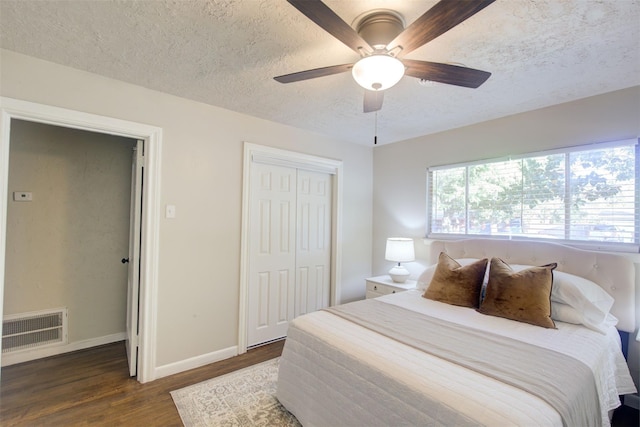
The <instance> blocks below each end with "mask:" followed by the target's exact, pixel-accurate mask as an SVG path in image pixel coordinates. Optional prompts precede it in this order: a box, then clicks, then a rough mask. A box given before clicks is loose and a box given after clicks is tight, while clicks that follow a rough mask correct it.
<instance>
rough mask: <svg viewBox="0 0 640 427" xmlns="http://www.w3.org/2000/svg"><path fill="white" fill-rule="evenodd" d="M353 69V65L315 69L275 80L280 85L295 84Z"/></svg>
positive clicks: (275, 78) (286, 75)
mask: <svg viewBox="0 0 640 427" xmlns="http://www.w3.org/2000/svg"><path fill="white" fill-rule="evenodd" d="M351 68H353V64H342V65H331V66H330V67H322V68H314V69H313V70H306V71H299V72H297V73H291V74H285V75H283V76H278V77H274V78H273V79H274V80H275V81H278V82H280V83H293V82H299V81H302V80H309V79H315V78H316V77H324V76H330V75H332V74H339V73H344V72H345V71H349V70H350V69H351Z"/></svg>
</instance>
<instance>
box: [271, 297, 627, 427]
mask: <svg viewBox="0 0 640 427" xmlns="http://www.w3.org/2000/svg"><path fill="white" fill-rule="evenodd" d="M381 301H385V302H387V303H391V304H395V305H399V306H402V307H404V308H408V309H411V310H413V311H417V312H424V313H428V314H429V315H430V316H434V317H440V318H443V319H445V320H449V321H452V322H455V323H458V324H461V325H467V326H473V327H474V328H475V329H480V330H487V331H491V332H493V333H498V334H501V335H504V336H508V337H512V338H514V339H516V340H519V341H525V342H528V343H531V344H535V345H539V346H543V347H546V348H550V349H553V350H556V351H559V352H562V353H565V354H568V355H570V356H572V357H576V358H578V359H579V360H581V361H582V362H584V363H585V364H587V365H588V366H590V367H591V369H592V370H593V372H594V376H595V379H596V384H597V386H598V391H599V396H600V401H601V409H602V423H603V425H608V424H609V419H608V417H607V412H608V411H609V410H610V409H613V408H615V407H617V406H618V405H619V404H620V402H619V399H618V394H626V393H632V392H634V391H635V386H634V385H633V382H632V380H631V377H630V375H629V372H628V368H627V365H626V363H625V361H624V358H623V357H622V355H621V353H620V350H619V348H620V340H619V336H618V334H617V331H616V330H615V328H611V331H610V332H609V334H607V335H606V336H605V335H602V334H599V333H596V332H593V331H591V330H588V329H586V328H582V327H580V326H576V325H570V324H565V323H560V322H558V329H557V330H549V329H544V328H540V327H536V326H531V325H528V324H524V323H518V322H513V321H510V320H506V319H502V318H497V317H490V316H485V315H482V314H479V313H477V312H476V311H475V310H471V309H468V308H462V307H455V306H451V305H447V304H442V303H439V302H435V301H431V300H427V299H424V298H421V296H420V293H419V292H418V291H409V292H404V293H399V294H394V295H389V296H386V297H382V298H381ZM470 351H472V349H470ZM278 399H279V400H280V401H281V403H282V404H283V405H284V406H285V407H286V408H287V409H289V410H290V411H291V412H292V413H293V414H294V415H296V417H298V419H299V420H300V421H301V422H302V423H303V424H304V425H305V426H314V425H318V426H320V425H354V426H356V425H416V424H420V425H427V424H429V425H447V426H449V425H492V426H493V425H501V426H502V425H524V426H526V425H545V426H561V425H562V420H561V419H560V416H559V415H558V413H557V412H556V411H555V410H554V409H553V408H552V407H551V406H550V405H548V404H547V403H546V402H544V401H543V400H541V399H540V398H538V397H535V396H533V395H531V394H529V393H527V392H525V391H523V390H520V389H518V388H515V387H512V386H509V385H506V384H503V383H501V382H499V381H497V380H494V379H491V378H488V377H486V376H484V375H481V374H479V373H477V372H474V371H470V370H468V369H466V368H462V367H460V366H458V365H456V364H454V363H451V362H447V361H444V360H442V359H439V358H437V357H434V356H430V355H428V354H425V353H424V352H421V351H419V350H417V349H414V348H412V347H409V346H406V345H403V344H400V343H398V342H397V341H395V340H392V339H390V338H386V337H383V336H380V335H379V334H377V333H375V332H373V331H370V330H368V329H365V328H362V327H360V326H358V325H355V324H353V323H351V322H349V321H346V320H344V319H342V318H340V317H337V316H335V315H332V314H330V313H327V312H322V311H320V312H315V313H311V314H308V315H305V316H302V317H300V318H298V319H295V320H294V321H293V322H292V324H291V325H290V329H289V334H288V337H287V343H286V345H285V350H284V352H283V356H282V359H281V365H280V376H279V381H278Z"/></svg>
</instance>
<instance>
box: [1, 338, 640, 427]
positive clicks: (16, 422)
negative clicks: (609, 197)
mask: <svg viewBox="0 0 640 427" xmlns="http://www.w3.org/2000/svg"><path fill="white" fill-rule="evenodd" d="M283 344H284V341H280V342H276V343H272V344H269V345H266V346H263V347H259V348H256V349H253V350H250V351H249V352H247V353H246V354H243V355H241V356H237V357H233V358H231V359H227V360H223V361H221V362H217V363H212V364H210V365H207V366H203V367H200V368H197V369H193V370H190V371H187V372H183V373H180V374H176V375H171V376H169V377H165V378H160V379H158V380H156V381H152V382H150V383H147V384H140V383H139V382H137V381H136V380H134V379H131V378H130V377H129V375H128V368H127V361H126V355H125V348H124V343H115V344H109V345H104V346H100V347H95V348H92V349H87V350H81V351H77V352H73V353H68V354H65V355H60V356H54V357H49V358H46V359H41V360H35V361H32V362H26V363H22V364H19V365H13V366H8V367H5V368H2V378H1V382H0V425H2V426H3V427H8V426H29V427H31V426H65V427H66V426H88V425H91V426H181V425H182V423H181V421H180V416H179V415H178V411H177V410H176V408H175V406H174V404H173V400H172V399H171V395H170V394H169V392H170V391H173V390H177V389H179V388H182V387H186V386H188V385H191V384H196V383H198V382H200V381H205V380H207V379H210V378H213V377H216V376H219V375H224V374H227V373H229V372H232V371H235V370H237V369H242V368H244V367H247V366H250V365H253V364H256V363H260V362H263V361H265V360H269V359H273V358H274V357H278V356H280V354H281V353H282V347H283ZM613 426H614V427H638V411H637V410H635V409H632V408H629V407H628V406H623V407H621V408H619V409H618V410H617V411H616V414H615V415H614V418H613Z"/></svg>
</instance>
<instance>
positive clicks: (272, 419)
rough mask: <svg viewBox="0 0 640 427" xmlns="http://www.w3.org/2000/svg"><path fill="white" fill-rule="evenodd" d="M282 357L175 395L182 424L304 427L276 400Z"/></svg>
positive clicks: (176, 392)
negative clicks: (279, 365)
mask: <svg viewBox="0 0 640 427" xmlns="http://www.w3.org/2000/svg"><path fill="white" fill-rule="evenodd" d="M279 361H280V359H279V358H277V359H273V360H269V361H267V362H263V363H260V364H257V365H254V366H250V367H248V368H245V369H241V370H239V371H235V372H231V373H230V374H226V375H223V376H221V377H216V378H213V379H210V380H207V381H203V382H201V383H198V384H195V385H192V386H189V387H185V388H181V389H180V390H175V391H172V392H171V397H172V398H173V402H174V403H175V405H176V407H177V408H178V412H179V413H180V418H182V423H183V424H184V425H185V426H186V427H196V426H197V427H200V426H242V427H244V426H300V423H299V422H298V420H297V419H296V418H295V417H294V416H293V415H291V414H290V413H289V412H288V411H287V410H286V409H285V408H284V407H283V406H282V405H281V404H280V402H278V400H277V399H276V381H277V379H278V362H279Z"/></svg>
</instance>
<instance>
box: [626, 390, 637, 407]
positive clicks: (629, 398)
mask: <svg viewBox="0 0 640 427" xmlns="http://www.w3.org/2000/svg"><path fill="white" fill-rule="evenodd" d="M624 405H625V406H630V407H631V408H634V409H638V410H640V396H638V393H636V394H626V395H625V396H624Z"/></svg>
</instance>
